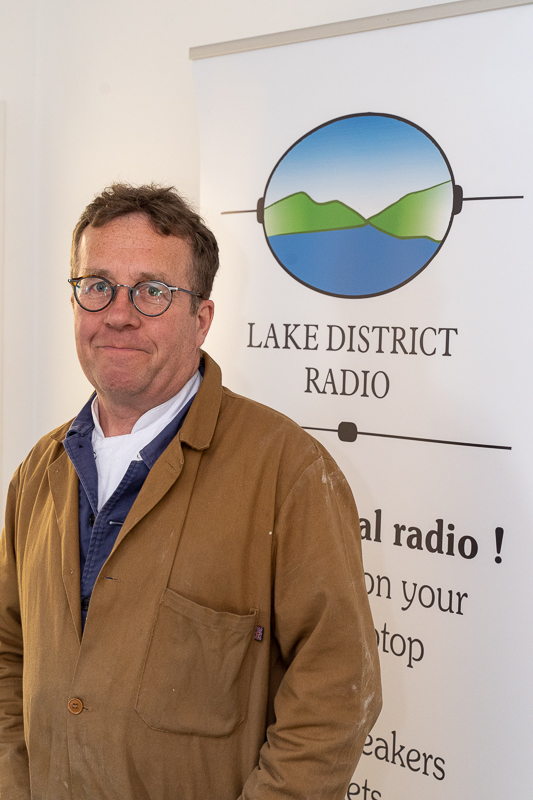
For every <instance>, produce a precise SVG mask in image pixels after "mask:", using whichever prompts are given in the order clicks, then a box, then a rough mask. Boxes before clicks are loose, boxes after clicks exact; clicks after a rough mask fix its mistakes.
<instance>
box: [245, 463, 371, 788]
mask: <svg viewBox="0 0 533 800" xmlns="http://www.w3.org/2000/svg"><path fill="white" fill-rule="evenodd" d="M273 535H274V536H275V541H274V544H275V547H276V554H275V558H276V563H275V588H274V630H273V636H275V638H276V639H277V643H278V646H279V650H280V655H281V659H282V660H283V662H284V665H285V667H286V672H285V674H284V677H283V679H282V681H281V683H280V685H279V689H278V691H277V693H276V696H275V700H274V712H275V722H274V723H273V724H272V725H270V726H269V728H268V729H267V737H266V742H265V744H264V745H263V747H262V749H261V752H260V758H259V765H258V767H257V768H256V769H255V770H254V772H253V773H252V774H251V775H250V777H249V779H248V780H247V781H246V784H245V786H244V789H243V792H242V795H241V798H240V800H274V799H275V800H281V798H283V800H303V798H305V799H306V800H319V798H326V797H327V798H328V800H342V798H344V795H345V792H346V789H347V787H348V784H349V782H350V779H351V777H352V775H353V771H354V769H355V767H356V764H357V762H358V760H359V757H360V755H361V751H362V749H363V746H364V742H365V738H366V735H367V733H368V731H369V730H370V729H371V728H372V725H373V724H374V722H375V720H376V718H377V716H378V714H379V711H380V708H381V689H380V677H379V663H378V656H377V647H376V636H375V631H374V627H373V623H372V618H371V615H370V610H369V605H368V598H367V593H366V588H365V583H364V574H363V567H362V560H361V537H360V531H359V520H358V516H357V511H356V508H355V503H354V501H353V497H352V494H351V491H350V488H349V486H348V484H347V482H346V480H345V478H344V476H343V475H342V473H341V472H340V471H339V469H338V467H337V465H336V464H335V462H334V461H333V460H332V459H330V458H328V457H319V458H318V459H317V460H316V461H314V462H313V463H312V464H311V465H310V466H309V467H307V469H306V470H305V471H304V472H303V474H302V475H301V476H300V477H299V479H298V480H297V482H296V483H295V484H294V485H293V487H292V489H291V491H290V492H289V494H288V496H287V498H286V499H285V500H284V502H283V505H282V507H281V510H280V513H279V514H278V518H277V521H276V526H275V530H274V534H273Z"/></svg>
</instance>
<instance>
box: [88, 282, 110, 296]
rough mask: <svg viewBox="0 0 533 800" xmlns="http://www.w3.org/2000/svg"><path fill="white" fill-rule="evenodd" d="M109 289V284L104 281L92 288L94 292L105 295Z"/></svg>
mask: <svg viewBox="0 0 533 800" xmlns="http://www.w3.org/2000/svg"><path fill="white" fill-rule="evenodd" d="M108 288H109V287H108V285H107V283H104V282H103V281H100V283H94V284H93V286H92V290H93V292H101V293H103V294H105V292H107V290H108Z"/></svg>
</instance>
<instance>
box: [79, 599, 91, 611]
mask: <svg viewBox="0 0 533 800" xmlns="http://www.w3.org/2000/svg"><path fill="white" fill-rule="evenodd" d="M90 602H91V598H90V597H82V598H81V610H82V611H88V610H89V603H90Z"/></svg>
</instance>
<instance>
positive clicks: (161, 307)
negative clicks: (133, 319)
mask: <svg viewBox="0 0 533 800" xmlns="http://www.w3.org/2000/svg"><path fill="white" fill-rule="evenodd" d="M133 298H134V300H135V305H136V306H137V308H138V309H139V311H142V313H143V314H146V315H147V316H149V317H156V316H157V315H158V314H162V313H163V311H166V310H167V308H168V307H169V305H170V302H171V300H172V292H171V291H170V289H169V288H168V286H166V285H165V284H164V283H159V281H147V282H146V283H139V284H137V286H135V289H134V292H133Z"/></svg>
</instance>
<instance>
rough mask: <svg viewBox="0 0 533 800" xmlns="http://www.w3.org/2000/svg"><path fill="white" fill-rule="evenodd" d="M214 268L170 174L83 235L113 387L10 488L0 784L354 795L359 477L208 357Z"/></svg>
mask: <svg viewBox="0 0 533 800" xmlns="http://www.w3.org/2000/svg"><path fill="white" fill-rule="evenodd" d="M217 266H218V250H217V245H216V241H215V239H214V237H213V235H212V233H211V232H210V231H208V230H207V228H206V227H205V226H204V224H203V223H202V221H201V220H200V218H199V217H198V216H197V215H196V214H195V212H194V211H192V210H191V209H190V208H189V207H187V205H186V204H185V203H184V202H183V201H182V199H181V198H180V197H179V196H178V195H177V194H176V193H175V191H174V190H171V189H163V188H160V187H155V186H145V187H139V188H134V187H131V186H125V185H115V186H113V187H111V188H110V189H108V190H106V191H104V192H103V193H102V195H100V196H99V197H97V198H96V199H95V201H94V202H93V203H92V204H90V205H89V206H88V207H87V209H86V210H85V212H84V213H83V215H82V217H81V219H80V221H79V223H78V225H77V227H76V229H75V231H74V237H73V248H72V275H71V279H70V282H71V285H72V287H73V297H72V305H73V311H74V326H75V335H76V345H77V352H78V357H79V360H80V363H81V366H82V368H83V370H84V372H85V375H86V376H87V378H88V379H89V381H90V382H91V383H92V385H93V386H94V388H95V390H96V393H95V395H94V396H93V397H92V398H91V399H90V400H89V402H88V404H87V405H86V406H85V408H84V409H82V411H81V412H80V414H79V415H78V417H77V418H76V419H75V420H74V422H72V423H68V424H66V425H63V426H62V427H60V428H58V429H57V430H55V431H53V432H52V433H51V434H49V435H48V436H45V437H43V439H41V440H40V442H38V444H37V445H36V447H35V448H34V449H33V450H32V452H31V453H30V455H29V456H28V457H27V459H26V460H25V461H24V463H23V464H22V465H21V467H20V468H19V469H18V470H17V472H16V474H15V476H14V478H13V481H12V483H11V486H10V489H9V496H8V502H7V510H6V527H5V530H4V534H3V535H2V538H1V540H0V800H30V798H35V799H38V800H67V798H68V799H69V800H206V798H213V800H237V798H242V800H270V799H271V798H272V799H273V798H278V800H279V799H280V798H284V799H286V800H289V799H290V800H304V798H319V797H320V798H328V800H335V798H339V800H340V798H342V797H343V796H344V792H345V790H346V787H347V785H348V782H349V780H350V778H351V775H352V772H353V769H354V767H355V764H356V762H357V760H358V758H359V755H360V753H361V750H362V747H363V743H364V740H365V736H366V733H367V732H368V730H369V729H370V728H371V726H372V724H373V722H374V720H375V718H376V716H377V713H378V711H379V707H380V690H379V675H378V666H377V655H376V642H375V635H374V630H373V626H372V622H371V618H370V614H369V609H368V604H367V597H366V592H365V587H364V581H363V573H362V567H361V558H360V536H359V531H358V522H357V514H356V511H355V506H354V503H353V499H352V496H351V492H350V490H349V488H348V486H347V484H346V481H345V480H344V478H343V476H342V474H341V473H340V472H339V469H338V467H337V466H336V464H335V463H334V461H333V460H332V459H331V457H330V456H329V455H328V453H327V452H326V451H325V450H324V448H323V447H322V446H321V445H320V444H319V443H318V442H316V441H315V440H314V439H312V438H311V437H310V436H309V435H308V434H306V433H305V432H303V431H302V430H301V429H300V428H298V426H296V425H295V424H294V423H292V422H291V421H290V420H288V419H287V418H286V417H283V416H282V415H280V414H278V413H276V412H275V411H273V410H271V409H268V408H266V407H264V406H261V405H259V404H257V403H254V402H252V401H250V400H247V399H245V398H242V397H239V396H238V395H235V394H234V393H233V392H231V391H229V390H227V389H225V388H223V387H222V384H221V374H220V370H219V368H218V366H217V365H216V364H215V363H214V362H213V361H212V360H211V359H210V358H209V356H208V355H207V354H205V353H202V352H201V350H200V347H201V345H202V344H203V342H204V339H205V337H206V335H207V333H208V331H209V327H210V325H211V321H212V319H213V310H214V306H213V302H212V301H211V300H210V299H209V295H210V291H211V286H212V282H213V278H214V275H215V272H216V269H217Z"/></svg>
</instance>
